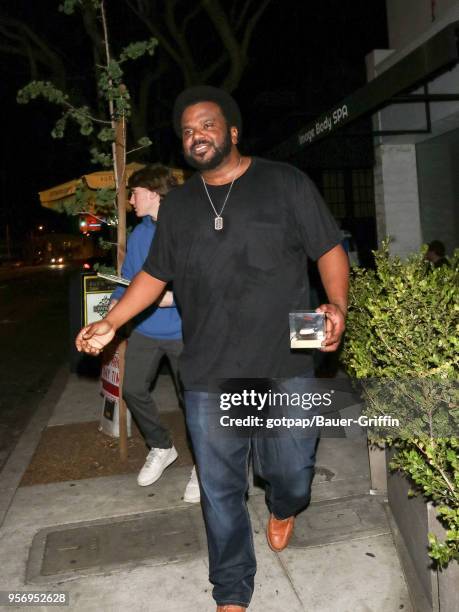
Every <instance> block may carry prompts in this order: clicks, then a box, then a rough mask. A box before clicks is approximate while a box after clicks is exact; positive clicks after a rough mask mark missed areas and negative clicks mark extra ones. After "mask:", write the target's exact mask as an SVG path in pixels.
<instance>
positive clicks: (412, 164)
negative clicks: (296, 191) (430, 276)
mask: <svg viewBox="0 0 459 612" xmlns="http://www.w3.org/2000/svg"><path fill="white" fill-rule="evenodd" d="M386 6H387V21H388V33H389V44H390V46H391V49H389V50H375V51H373V52H372V53H370V54H369V55H368V56H367V58H366V62H367V77H368V81H371V80H372V79H374V78H376V77H377V76H379V75H381V74H382V73H383V72H384V71H386V70H388V69H389V68H393V67H394V66H396V65H397V64H398V63H399V62H400V61H401V60H402V59H403V58H405V57H406V56H407V55H409V54H410V53H411V52H413V51H414V50H416V49H417V48H419V47H420V46H421V45H423V44H424V43H426V42H427V41H429V40H430V39H432V38H433V37H434V36H435V35H437V34H438V33H439V32H441V31H442V30H444V28H446V27H447V26H448V25H449V24H454V23H456V22H457V26H458V30H457V31H458V39H457V40H458V41H459V0H387V4H386ZM410 93H414V94H423V95H425V96H430V95H431V94H448V95H450V98H451V94H453V95H456V96H457V97H458V99H457V100H452V99H449V100H447V101H438V99H437V101H431V102H429V103H426V102H424V101H419V102H416V103H411V102H410V103H408V104H407V103H404V104H391V105H389V106H386V107H385V108H384V109H383V110H381V111H380V112H378V113H377V114H376V115H374V119H373V128H374V130H376V131H384V132H387V131H391V132H397V134H393V135H384V136H378V137H376V138H375V143H374V144H375V169H374V182H375V207H376V221H377V232H378V241H379V242H381V241H382V240H383V239H384V238H385V237H386V236H388V237H390V239H391V251H392V253H394V254H398V255H400V256H402V257H404V256H406V255H408V254H410V253H412V252H413V251H417V250H419V248H420V246H421V245H422V244H423V243H428V242H430V241H432V240H441V241H442V242H443V243H444V244H445V246H446V251H447V253H449V254H451V253H452V251H453V250H454V249H455V248H457V247H458V246H459V240H458V236H459V64H456V65H455V66H454V67H453V68H450V69H447V70H445V71H442V72H441V73H440V74H438V75H437V76H435V77H430V78H429V79H428V80H426V82H425V83H424V84H423V85H422V87H420V88H419V89H417V90H416V91H413V92H410Z"/></svg>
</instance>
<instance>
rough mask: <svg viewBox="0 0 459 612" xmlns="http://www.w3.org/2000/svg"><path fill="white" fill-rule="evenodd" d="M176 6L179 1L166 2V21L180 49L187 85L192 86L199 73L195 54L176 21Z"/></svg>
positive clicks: (170, 0)
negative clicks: (195, 62) (194, 59)
mask: <svg viewBox="0 0 459 612" xmlns="http://www.w3.org/2000/svg"><path fill="white" fill-rule="evenodd" d="M176 5H177V0H168V1H167V2H166V14H165V21H166V25H167V27H168V29H169V32H170V33H171V35H172V38H173V39H174V40H175V42H176V43H177V45H178V47H179V49H180V54H181V68H182V70H183V73H184V76H185V84H186V85H191V84H192V83H193V82H196V73H197V71H196V68H195V64H194V62H193V54H192V51H191V49H190V47H189V45H188V42H187V40H186V37H185V36H184V34H183V31H181V30H179V28H178V26H177V22H176V21H175V15H174V10H175V7H176Z"/></svg>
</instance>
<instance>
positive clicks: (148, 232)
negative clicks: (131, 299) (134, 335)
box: [112, 215, 182, 340]
mask: <svg viewBox="0 0 459 612" xmlns="http://www.w3.org/2000/svg"><path fill="white" fill-rule="evenodd" d="M155 232H156V223H154V221H153V220H152V218H151V217H150V215H146V216H145V217H143V218H142V221H141V222H140V223H139V224H138V225H137V226H136V227H135V229H134V231H133V232H132V234H131V235H130V236H129V239H128V243H127V251H126V257H125V259H124V263H123V267H122V269H121V275H122V276H123V277H124V278H128V279H129V280H131V279H132V278H133V277H134V276H135V275H136V274H137V272H140V270H141V269H142V266H143V264H144V262H145V259H146V258H147V255H148V252H149V250H150V245H151V242H152V240H153V237H154V235H155ZM125 291H126V288H125V287H121V286H120V287H117V288H116V289H115V291H114V292H113V293H112V298H114V299H116V300H119V299H120V298H121V296H122V295H123V293H124V292H125ZM133 322H134V331H136V332H138V333H139V334H142V335H143V336H147V337H149V338H158V339H160V340H180V339H181V338H182V320H181V319H180V315H179V313H178V311H177V308H176V307H175V306H171V307H169V308H158V307H157V306H154V305H152V306H150V307H149V308H147V309H146V310H144V311H143V312H141V313H140V314H139V315H137V317H135V318H134V319H133Z"/></svg>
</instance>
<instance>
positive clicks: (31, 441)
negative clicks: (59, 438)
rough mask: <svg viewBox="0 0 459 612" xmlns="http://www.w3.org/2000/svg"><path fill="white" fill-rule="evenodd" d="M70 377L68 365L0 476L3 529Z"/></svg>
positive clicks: (59, 375) (58, 373) (46, 396)
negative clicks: (10, 508) (44, 431)
mask: <svg viewBox="0 0 459 612" xmlns="http://www.w3.org/2000/svg"><path fill="white" fill-rule="evenodd" d="M69 376H70V371H69V368H68V365H65V366H62V367H61V368H60V369H59V370H58V372H57V374H56V376H55V377H54V379H53V381H52V383H51V386H50V387H49V389H48V391H47V393H46V395H45V396H44V398H43V399H42V400H41V402H40V403H39V405H38V407H37V411H36V412H35V414H34V415H33V417H32V418H31V420H30V422H29V424H28V425H27V427H26V429H25V430H24V432H23V433H22V435H21V437H20V438H19V441H18V443H17V444H16V446H15V447H14V449H13V452H12V453H11V455H10V456H9V457H8V460H7V462H6V463H5V465H4V467H3V470H2V471H1V473H0V527H1V526H2V525H3V522H4V520H5V517H6V514H7V512H8V510H9V507H10V505H11V502H12V500H13V497H14V495H15V493H16V490H17V488H18V486H19V483H20V482H21V479H22V476H23V475H24V472H25V471H26V469H27V467H28V465H29V463H30V461H31V459H32V456H33V454H34V452H35V450H36V448H37V446H38V443H39V441H40V438H41V434H42V431H43V430H44V429H45V428H46V426H47V425H48V421H49V419H50V417H51V415H52V413H53V410H54V407H55V406H56V404H57V402H58V401H59V398H60V397H61V395H62V393H63V391H64V389H65V386H66V384H67V381H68V379H69Z"/></svg>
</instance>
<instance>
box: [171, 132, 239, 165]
mask: <svg viewBox="0 0 459 612" xmlns="http://www.w3.org/2000/svg"><path fill="white" fill-rule="evenodd" d="M204 142H205V143H207V144H210V143H208V141H207V140H199V141H198V142H195V143H194V145H193V146H196V145H198V144H203V143H204ZM232 146H233V143H232V142H231V132H230V130H229V128H228V130H227V131H226V133H225V138H224V140H223V142H222V144H221V145H220V146H219V147H217V146H215V145H212V147H213V149H214V154H213V155H212V156H211V157H210V158H209V159H207V160H206V161H203V160H201V159H199V158H196V157H193V155H191V153H188V152H186V151H184V152H183V155H184V157H185V159H186V161H187V162H188V163H189V164H190V166H192V167H193V168H196V170H214V168H217V166H219V165H220V164H221V163H222V161H223V160H224V159H225V158H226V157H228V155H229V154H230V153H231V147H232Z"/></svg>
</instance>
